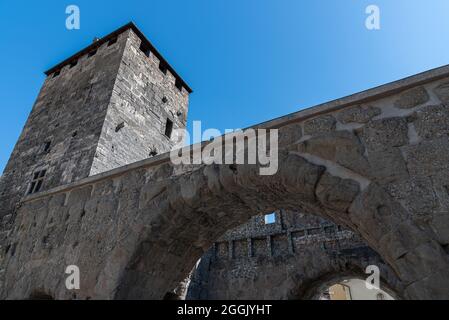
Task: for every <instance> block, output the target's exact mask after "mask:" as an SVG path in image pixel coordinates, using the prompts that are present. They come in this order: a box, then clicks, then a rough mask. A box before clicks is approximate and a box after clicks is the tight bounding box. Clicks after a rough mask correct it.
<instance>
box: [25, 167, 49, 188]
mask: <svg viewBox="0 0 449 320" xmlns="http://www.w3.org/2000/svg"><path fill="white" fill-rule="evenodd" d="M46 173H47V170H40V171H36V172H35V173H34V174H33V179H32V180H31V184H30V189H29V190H28V194H32V193H36V192H39V190H41V188H42V183H43V182H44V178H45V174H46Z"/></svg>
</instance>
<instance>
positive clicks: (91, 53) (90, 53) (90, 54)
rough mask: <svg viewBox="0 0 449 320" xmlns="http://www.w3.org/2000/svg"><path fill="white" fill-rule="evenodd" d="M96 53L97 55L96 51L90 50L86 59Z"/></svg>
mask: <svg viewBox="0 0 449 320" xmlns="http://www.w3.org/2000/svg"><path fill="white" fill-rule="evenodd" d="M96 53H97V49H95V50H92V51H91V52H89V54H88V55H87V57H88V58H90V57H93V56H94V55H95V54H96Z"/></svg>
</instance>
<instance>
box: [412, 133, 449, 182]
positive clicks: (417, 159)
mask: <svg viewBox="0 0 449 320" xmlns="http://www.w3.org/2000/svg"><path fill="white" fill-rule="evenodd" d="M403 152H404V155H405V160H406V162H407V168H408V171H409V173H410V174H411V175H419V176H430V175H435V174H438V173H439V172H441V171H444V170H448V168H449V141H448V139H447V138H439V139H433V140H427V141H423V142H421V143H419V144H416V145H409V146H404V147H403Z"/></svg>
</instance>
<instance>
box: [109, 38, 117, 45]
mask: <svg viewBox="0 0 449 320" xmlns="http://www.w3.org/2000/svg"><path fill="white" fill-rule="evenodd" d="M116 42H117V37H115V38H112V39H111V40H109V42H108V47H110V46H112V45H113V44H114V43H116Z"/></svg>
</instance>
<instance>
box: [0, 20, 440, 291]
mask: <svg viewBox="0 0 449 320" xmlns="http://www.w3.org/2000/svg"><path fill="white" fill-rule="evenodd" d="M47 74H48V78H47V79H46V81H45V83H44V86H43V87H42V90H41V92H40V94H39V96H38V98H37V101H36V103H35V105H34V107H33V110H32V112H31V114H30V117H29V119H28V121H27V123H26V125H25V127H24V129H23V132H22V134H21V136H20V138H19V141H18V142H17V144H16V147H15V148H14V151H13V153H12V155H11V158H10V160H9V162H8V165H7V167H6V169H5V172H4V174H3V176H2V178H1V182H0V192H1V199H0V201H1V218H2V222H1V223H2V226H1V233H0V245H1V248H0V253H1V256H0V265H1V271H0V272H1V274H0V275H1V277H0V279H1V280H0V281H1V285H0V287H1V293H0V296H1V298H4V299H24V298H30V297H36V296H47V297H52V298H55V299H72V298H76V299H90V298H93V299H130V298H137V299H147V298H153V299H161V298H163V297H164V296H165V294H166V293H167V292H170V291H171V290H173V288H176V286H177V285H178V284H179V283H180V282H181V281H182V280H183V279H185V278H186V277H187V275H188V274H189V272H190V271H191V270H192V268H193V267H194V265H195V263H196V262H197V261H198V259H199V258H200V257H201V256H202V255H203V254H204V252H205V251H207V250H208V248H210V247H211V246H212V244H213V243H214V242H215V241H216V240H217V239H219V238H220V236H222V235H223V234H225V232H226V231H227V230H229V229H231V228H233V227H236V226H238V225H240V224H242V223H244V222H246V221H248V220H249V219H250V217H252V216H255V215H258V214H264V213H267V212H273V211H275V210H281V209H282V210H290V211H299V212H301V213H304V214H315V215H317V216H320V217H322V218H325V219H327V220H330V221H332V222H333V223H335V224H337V225H341V226H344V227H345V228H347V229H349V230H351V231H352V232H354V233H355V234H357V235H358V236H360V237H361V239H363V241H364V243H366V244H367V245H368V246H369V247H370V248H371V249H372V250H374V251H375V252H377V254H378V255H379V256H380V258H381V260H382V261H383V262H385V264H386V265H387V266H388V268H389V269H391V270H392V271H391V272H392V273H393V274H394V276H395V277H396V278H397V279H399V281H400V283H401V286H402V287H401V289H400V290H401V292H400V294H401V296H402V297H403V298H405V299H447V298H449V276H448V274H447V270H448V269H449V257H448V251H449V250H448V244H449V192H448V190H449V186H448V181H449V179H448V176H449V171H448V169H449V168H448V167H449V139H448V133H449V108H448V107H447V103H448V102H449V67H448V66H446V67H442V68H439V69H435V70H430V71H427V72H425V73H422V74H418V75H415V76H413V77H410V78H406V79H403V80H400V81H397V82H393V83H391V84H387V85H384V86H381V87H378V88H374V89H371V90H368V91H365V92H361V93H358V94H355V95H352V96H349V97H346V98H342V99H338V100H335V101H331V102H328V103H325V104H323V105H319V106H316V107H314V108H310V109H305V110H302V111H299V112H296V113H293V114H290V115H287V116H284V117H281V118H278V119H274V120H271V121H268V122H265V123H262V124H259V125H257V126H255V127H260V128H278V129H279V133H280V141H279V146H280V151H279V170H278V172H277V173H276V174H275V175H272V176H260V175H258V165H238V164H232V165H213V164H212V165H197V166H187V165H186V166H183V165H178V166H176V165H173V164H172V163H171V162H170V158H169V154H168V153H167V151H169V150H170V148H171V146H172V145H173V141H172V140H173V139H172V137H171V130H172V129H174V128H182V127H184V126H185V122H186V115H187V104H188V94H189V93H190V92H191V90H190V89H189V87H188V86H187V84H186V83H185V82H184V81H183V80H182V79H181V78H180V77H179V75H177V73H176V72H175V71H174V70H173V68H172V67H170V65H169V64H168V63H167V62H166V61H165V60H164V59H163V58H162V56H161V55H160V54H159V53H158V52H157V50H156V49H155V48H154V47H153V46H152V45H151V43H150V42H149V41H148V40H146V38H145V37H144V36H143V35H142V33H141V32H140V31H139V30H138V29H137V28H136V27H135V26H134V25H133V24H128V25H126V26H124V27H122V28H120V29H118V30H117V31H115V32H113V33H111V34H110V35H108V36H106V37H104V38H102V39H100V40H99V41H97V42H95V43H93V44H91V45H90V46H88V47H87V48H85V49H83V50H82V51H80V52H79V53H77V54H75V55H74V56H72V57H70V58H69V59H67V60H65V61H64V62H62V63H60V64H59V65H57V66H56V67H54V68H52V69H51V70H49V71H48V72H47ZM68 265H77V266H78V267H79V268H80V271H81V288H80V289H79V290H75V291H69V290H67V289H66V287H65V278H66V274H65V273H64V271H65V268H66V266H68Z"/></svg>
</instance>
